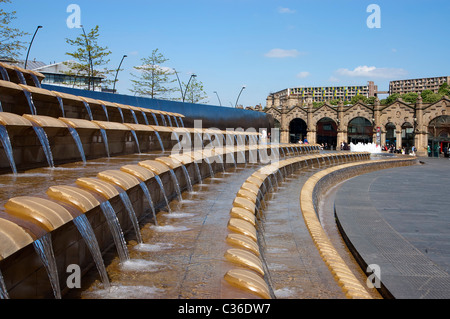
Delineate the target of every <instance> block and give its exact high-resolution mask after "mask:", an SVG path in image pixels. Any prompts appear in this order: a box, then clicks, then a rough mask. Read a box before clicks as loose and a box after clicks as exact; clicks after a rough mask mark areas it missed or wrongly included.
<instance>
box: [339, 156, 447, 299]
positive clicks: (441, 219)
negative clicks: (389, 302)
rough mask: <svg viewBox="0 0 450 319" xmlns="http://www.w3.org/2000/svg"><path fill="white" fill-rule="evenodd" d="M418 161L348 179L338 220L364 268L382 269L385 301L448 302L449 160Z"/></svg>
mask: <svg viewBox="0 0 450 319" xmlns="http://www.w3.org/2000/svg"><path fill="white" fill-rule="evenodd" d="M420 160H421V161H423V162H424V165H419V166H412V167H403V168H394V169H387V170H381V171H377V172H373V173H369V174H366V175H362V176H359V177H355V178H353V179H350V180H348V181H347V182H346V183H344V184H343V185H342V186H341V187H340V189H339V190H338V192H337V195H336V201H335V211H336V216H337V218H338V220H339V222H340V224H341V226H342V229H343V230H344V232H345V234H346V236H347V237H348V240H349V242H350V243H351V245H352V246H353V248H354V250H356V252H357V259H358V258H359V259H360V261H361V263H362V264H363V265H364V266H363V267H365V266H366V265H370V264H376V265H379V266H380V279H381V282H382V285H383V286H382V288H383V291H384V294H385V295H386V296H389V297H393V298H398V299H412V298H414V299H419V298H425V299H436V298H450V275H449V273H450V231H449V230H450V209H449V208H448V207H449V206H448V204H449V202H448V201H449V191H448V189H449V185H450V170H449V168H450V161H449V160H448V159H432V158H420Z"/></svg>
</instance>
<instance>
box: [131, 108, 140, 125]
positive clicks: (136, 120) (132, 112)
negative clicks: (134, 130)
mask: <svg viewBox="0 0 450 319" xmlns="http://www.w3.org/2000/svg"><path fill="white" fill-rule="evenodd" d="M130 111H131V115H133V119H134V122H135V123H136V124H139V121H138V119H137V117H136V113H135V112H134V110H132V109H130Z"/></svg>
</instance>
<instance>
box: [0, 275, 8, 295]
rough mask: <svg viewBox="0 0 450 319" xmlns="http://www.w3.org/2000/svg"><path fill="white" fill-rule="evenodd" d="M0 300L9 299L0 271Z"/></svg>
mask: <svg viewBox="0 0 450 319" xmlns="http://www.w3.org/2000/svg"><path fill="white" fill-rule="evenodd" d="M0 299H9V294H8V290H7V289H6V285H5V281H4V280H3V275H2V272H1V271H0Z"/></svg>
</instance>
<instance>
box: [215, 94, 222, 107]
mask: <svg viewBox="0 0 450 319" xmlns="http://www.w3.org/2000/svg"><path fill="white" fill-rule="evenodd" d="M214 93H216V95H217V99H218V100H219V104H220V106H222V102H220V97H219V94H218V93H217V91H214Z"/></svg>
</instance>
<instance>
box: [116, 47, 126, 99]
mask: <svg viewBox="0 0 450 319" xmlns="http://www.w3.org/2000/svg"><path fill="white" fill-rule="evenodd" d="M126 57H127V56H126V55H124V56H123V57H122V60H121V61H120V64H119V67H118V68H117V72H116V77H115V78H114V86H113V94H115V93H116V82H117V75H118V74H119V70H120V67H121V66H122V63H123V60H124V59H125V58H126Z"/></svg>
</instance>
